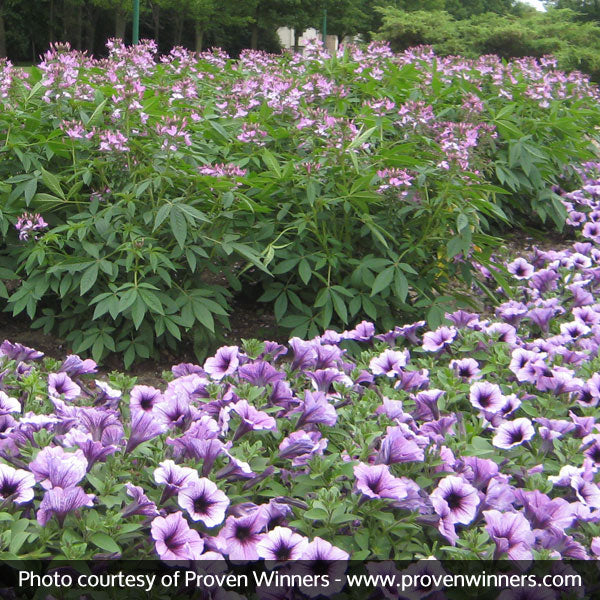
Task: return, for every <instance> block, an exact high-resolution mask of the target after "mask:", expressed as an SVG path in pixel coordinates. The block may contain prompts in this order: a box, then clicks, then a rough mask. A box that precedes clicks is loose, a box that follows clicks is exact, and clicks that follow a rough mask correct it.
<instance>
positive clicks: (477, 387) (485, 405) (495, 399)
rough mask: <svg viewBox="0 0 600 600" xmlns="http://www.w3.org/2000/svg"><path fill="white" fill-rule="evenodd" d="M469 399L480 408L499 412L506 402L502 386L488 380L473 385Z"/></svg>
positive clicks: (490, 411)
mask: <svg viewBox="0 0 600 600" xmlns="http://www.w3.org/2000/svg"><path fill="white" fill-rule="evenodd" d="M469 401H470V402H471V405H472V406H474V407H475V408H477V409H478V410H481V411H485V412H488V413H497V412H499V411H500V410H501V409H502V407H503V406H504V405H505V404H506V398H505V397H504V396H503V395H502V390H501V389H500V386H499V385H496V384H495V383H489V382H487V381H478V382H476V383H474V384H472V385H471V388H470V393H469Z"/></svg>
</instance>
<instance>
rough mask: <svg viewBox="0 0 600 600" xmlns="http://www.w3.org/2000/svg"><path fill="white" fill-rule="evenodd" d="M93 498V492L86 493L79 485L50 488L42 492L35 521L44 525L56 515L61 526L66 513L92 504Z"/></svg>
mask: <svg viewBox="0 0 600 600" xmlns="http://www.w3.org/2000/svg"><path fill="white" fill-rule="evenodd" d="M94 498H95V496H94V494H86V493H85V492H84V491H83V488H80V487H79V486H75V487H69V488H66V489H63V488H61V487H55V488H52V489H51V490H48V491H47V492H46V493H45V494H44V497H43V498H42V501H41V502H40V507H39V509H38V511H37V515H36V518H37V522H38V523H39V524H40V525H42V526H44V525H46V523H47V522H48V521H49V520H50V519H51V518H52V517H56V519H57V520H58V523H59V525H60V526H61V527H62V525H63V522H64V520H65V517H66V516H67V514H68V513H70V512H71V511H73V510H77V509H79V508H82V507H84V506H93V505H94Z"/></svg>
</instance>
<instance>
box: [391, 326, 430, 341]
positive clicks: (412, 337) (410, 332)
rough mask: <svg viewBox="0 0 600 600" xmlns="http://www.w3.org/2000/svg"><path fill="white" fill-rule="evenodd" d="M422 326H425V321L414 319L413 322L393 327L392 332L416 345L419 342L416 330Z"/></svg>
mask: <svg viewBox="0 0 600 600" xmlns="http://www.w3.org/2000/svg"><path fill="white" fill-rule="evenodd" d="M422 327H425V321H416V322H415V323H411V324H409V325H404V326H403V327H395V328H394V332H395V333H397V334H398V336H400V337H403V338H405V339H406V340H407V341H409V342H410V343H411V344H415V346H416V345H418V344H419V343H420V342H419V338H418V337H417V334H416V331H417V329H421V328H422Z"/></svg>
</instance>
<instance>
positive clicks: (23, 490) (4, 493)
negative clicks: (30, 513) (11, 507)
mask: <svg viewBox="0 0 600 600" xmlns="http://www.w3.org/2000/svg"><path fill="white" fill-rule="evenodd" d="M34 485H35V478H34V476H33V475H32V474H31V473H30V472H29V471H24V470H23V469H14V468H13V467H10V466H8V465H5V464H2V463H0V499H2V500H7V499H8V498H10V499H11V500H12V501H13V502H14V503H15V504H24V503H25V502H29V501H30V500H33V486H34Z"/></svg>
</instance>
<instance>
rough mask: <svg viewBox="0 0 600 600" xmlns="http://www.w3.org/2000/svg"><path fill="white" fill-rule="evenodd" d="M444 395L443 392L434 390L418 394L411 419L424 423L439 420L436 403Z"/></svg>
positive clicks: (438, 410)
mask: <svg viewBox="0 0 600 600" xmlns="http://www.w3.org/2000/svg"><path fill="white" fill-rule="evenodd" d="M445 393H446V392H445V391H444V390H435V389H433V390H431V389H430V390H425V391H424V392H419V393H418V394H417V395H416V397H415V404H416V407H415V410H414V412H413V418H414V419H416V420H424V421H432V420H434V419H439V416H440V409H439V407H438V402H439V400H440V398H441V397H442V396H443V395H444V394H445Z"/></svg>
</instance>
